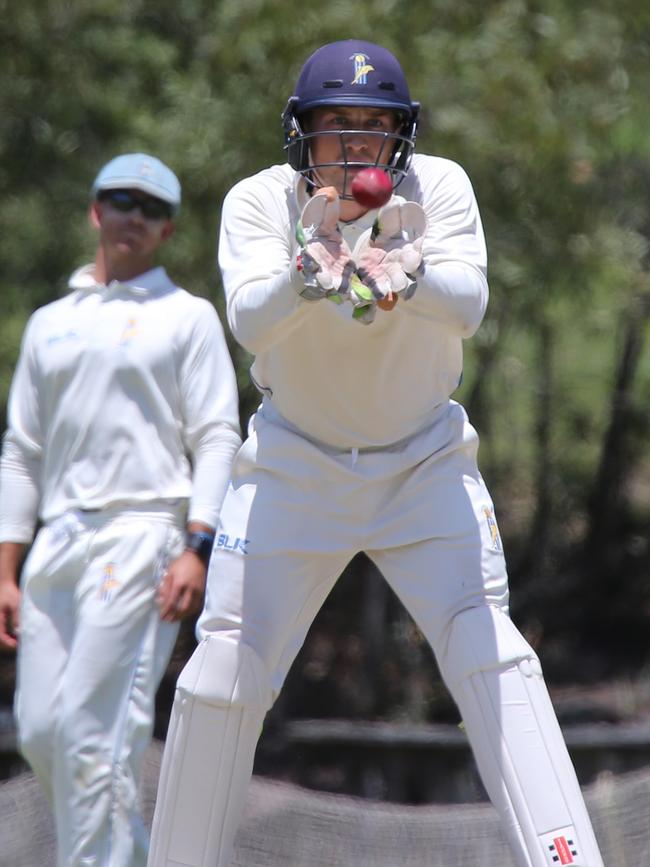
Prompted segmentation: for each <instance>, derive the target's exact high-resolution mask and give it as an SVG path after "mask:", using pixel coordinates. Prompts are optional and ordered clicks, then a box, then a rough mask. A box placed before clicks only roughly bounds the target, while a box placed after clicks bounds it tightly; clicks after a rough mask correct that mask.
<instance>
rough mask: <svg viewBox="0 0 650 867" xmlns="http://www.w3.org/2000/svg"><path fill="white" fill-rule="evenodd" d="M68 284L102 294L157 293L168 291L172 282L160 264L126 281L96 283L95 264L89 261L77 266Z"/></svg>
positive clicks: (76, 288)
mask: <svg viewBox="0 0 650 867" xmlns="http://www.w3.org/2000/svg"><path fill="white" fill-rule="evenodd" d="M68 286H69V287H70V289H73V290H77V291H82V292H88V293H90V292H99V293H100V294H102V295H103V294H107V293H109V292H115V291H124V290H126V291H127V292H132V293H133V294H134V295H157V294H159V293H161V292H165V291H169V289H170V288H172V287H173V284H172V281H171V280H170V279H169V277H168V275H167V272H166V271H165V269H164V268H163V267H162V266H158V267H156V268H152V269H151V270H150V271H145V272H144V274H138V275H137V276H136V277H133V279H131V280H129V281H128V282H124V283H122V282H120V281H119V280H112V281H111V282H110V283H109V284H108V285H106V284H104V283H98V282H97V280H95V265H94V264H93V263H91V264H89V265H83V266H82V267H81V268H77V270H76V271H75V272H74V274H73V275H72V276H71V277H70V280H69V281H68Z"/></svg>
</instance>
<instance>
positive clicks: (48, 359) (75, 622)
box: [0, 154, 241, 867]
mask: <svg viewBox="0 0 650 867" xmlns="http://www.w3.org/2000/svg"><path fill="white" fill-rule="evenodd" d="M92 197H93V199H92V203H91V205H90V221H91V223H92V225H93V226H94V227H95V229H96V230H97V232H98V233H99V244H98V247H97V252H96V257H95V262H94V263H93V264H91V265H87V266H85V267H83V268H80V269H79V270H78V271H76V272H75V273H74V274H73V275H72V278H71V280H70V283H69V286H70V292H69V294H67V295H66V296H65V297H63V298H62V299H60V300H58V301H55V302H53V303H52V304H48V305H46V306H45V307H43V308H41V309H39V310H37V311H36V312H35V313H34V314H33V315H32V317H31V319H30V320H29V322H28V324H27V328H26V330H25V334H24V337H23V343H22V349H21V353H20V358H19V361H18V366H17V368H16V372H15V375H14V380H13V384H12V388H11V394H10V403H9V426H8V430H7V432H6V435H5V439H4V448H3V453H2V461H1V465H0V644H2V645H3V646H4V647H5V648H13V647H16V646H17V647H18V667H17V671H18V684H17V691H16V704H15V712H16V720H17V725H18V737H19V746H20V749H21V751H22V753H23V755H24V756H25V758H26V759H27V761H28V762H29V763H30V765H31V766H32V768H33V770H34V772H35V774H36V776H37V777H38V779H39V780H40V782H41V784H42V785H43V788H44V789H45V792H46V794H47V796H48V798H49V800H50V802H51V803H52V806H53V810H54V816H55V824H56V831H57V865H58V867H82V865H83V867H90V865H92V867H144V865H145V864H146V860H147V849H148V839H147V834H146V831H145V828H144V825H143V822H142V820H141V818H140V814H139V809H138V800H137V788H138V779H139V772H140V766H141V760H142V757H143V753H144V751H145V749H146V747H147V746H148V744H149V743H150V738H151V733H152V726H153V716H154V698H155V693H156V688H157V686H158V683H159V681H160V679H161V677H162V675H163V673H164V670H165V667H166V665H167V662H168V660H169V657H170V654H171V651H172V649H173V645H174V641H175V638H176V634H177V631H178V622H179V620H180V619H181V618H183V617H186V616H188V615H190V614H193V613H196V612H197V611H199V610H200V608H201V604H202V601H203V592H204V587H205V574H206V568H207V562H208V559H209V554H210V550H211V548H212V542H213V539H214V528H215V527H216V524H217V519H218V517H219V510H220V507H221V501H222V499H223V494H224V492H225V490H226V487H227V483H228V478H229V475H230V468H231V463H232V459H233V456H234V455H235V453H236V451H237V449H238V448H239V446H240V444H241V438H240V434H239V418H238V400H237V390H236V384H235V377H234V371H233V367H232V362H231V359H230V355H229V353H228V349H227V346H226V342H225V339H224V334H223V329H222V327H221V325H220V323H219V320H218V317H217V315H216V311H215V310H214V308H213V307H212V305H211V304H210V303H209V302H208V301H206V300H204V299H201V298H197V297H194V296H192V295H190V294H189V293H188V292H186V291H185V290H184V289H180V288H179V287H178V286H175V285H174V283H173V282H172V281H171V280H170V278H169V277H168V276H167V274H166V272H165V270H164V269H163V268H162V267H154V258H155V254H156V252H157V250H158V249H159V247H160V246H161V245H162V244H163V243H164V242H165V241H167V240H168V238H169V237H170V236H171V235H172V233H173V230H174V222H173V217H174V216H175V214H176V212H177V211H178V209H179V206H180V198H181V192H180V185H179V182H178V179H177V178H176V176H175V175H174V173H173V172H172V171H170V169H169V168H167V167H166V166H165V165H163V164H162V163H161V162H160V161H159V160H157V159H155V158H154V157H151V156H147V155H145V154H125V155H122V156H119V157H116V158H115V159H114V160H112V161H111V162H109V163H108V164H107V165H106V166H104V168H103V169H102V170H101V171H100V173H99V175H98V176H97V179H96V180H95V183H94V185H93V188H92ZM37 519H38V520H39V521H40V522H41V523H42V528H41V529H40V530H39V532H38V534H37V536H36V539H35V541H34V544H33V546H32V548H31V550H30V552H29V555H28V557H27V560H26V561H25V565H24V568H23V569H22V575H21V585H20V590H19V589H18V586H17V578H18V574H19V570H20V563H21V560H22V557H23V553H24V550H25V546H26V545H28V544H29V543H30V542H31V540H32V535H33V532H34V528H35V524H36V521H37Z"/></svg>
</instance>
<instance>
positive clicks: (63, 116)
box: [0, 0, 650, 632]
mask: <svg viewBox="0 0 650 867" xmlns="http://www.w3.org/2000/svg"><path fill="white" fill-rule="evenodd" d="M0 35H1V36H2V43H3V46H4V48H3V52H2V54H0V73H1V76H0V108H1V111H0V188H1V189H2V197H1V199H0V262H1V263H2V268H1V271H0V287H1V290H2V299H3V302H2V303H3V313H4V315H3V316H2V318H1V320H0V401H2V402H4V401H6V393H7V389H8V384H9V380H10V376H11V370H12V367H13V364H14V362H15V357H16V354H17V351H18V345H19V340H20V334H21V332H22V328H23V325H24V322H25V319H26V317H27V316H28V314H29V312H30V311H31V310H32V309H34V307H36V306H38V305H41V304H43V303H46V302H47V301H49V300H51V299H53V298H55V297H57V295H59V294H60V293H61V292H62V291H65V280H66V278H67V276H68V274H69V272H70V270H71V269H72V267H74V266H75V265H77V264H79V263H80V262H82V261H84V260H85V259H87V257H88V256H89V255H90V254H91V253H92V250H93V243H94V238H93V235H92V232H91V231H90V230H89V228H88V226H87V224H86V222H85V220H84V212H85V209H86V207H87V203H88V189H89V186H90V183H91V181H92V178H93V176H94V174H95V172H96V171H97V169H98V168H99V167H100V166H101V165H102V164H103V163H104V162H105V161H107V160H108V159H110V158H111V157H112V156H114V155H115V154H117V153H120V152H125V151H134V150H144V151H149V152H152V153H155V154H157V155H158V156H160V157H161V158H162V159H163V160H165V161H166V162H168V163H169V164H170V165H172V166H173V167H174V168H175V170H176V171H177V173H178V174H179V176H180V178H181V180H182V184H183V191H184V205H183V212H182V215H181V218H180V221H179V227H178V231H177V234H176V236H175V238H174V240H173V242H172V243H171V244H170V245H169V247H168V248H167V249H166V251H165V264H166V265H167V266H168V267H169V269H170V270H171V272H172V273H173V274H174V276H175V277H176V278H177V280H178V281H179V282H181V283H182V284H183V285H185V286H186V287H187V288H188V289H190V290H192V291H194V292H197V293H199V294H202V295H205V296H207V297H210V298H211V299H212V300H213V301H214V302H215V304H216V305H217V308H218V309H219V311H220V313H221V315H222V316H223V314H224V309H223V299H222V296H221V293H220V287H219V277H218V273H217V269H216V265H215V248H216V236H217V231H218V225H219V209H220V203H221V200H222V198H223V196H224V194H225V192H226V191H227V190H228V189H229V188H230V187H231V186H232V184H233V183H234V182H235V181H237V180H238V179H239V178H241V177H243V176H245V175H248V174H251V173H252V172H254V171H256V170H258V169H260V168H262V167H264V166H265V165H268V164H270V163H272V162H278V161H282V159H283V154H282V150H281V128H280V122H279V118H280V113H281V111H282V109H283V107H284V104H285V101H286V98H287V97H288V95H289V94H290V93H291V89H292V87H293V83H294V81H295V78H296V75H297V72H298V70H299V68H300V66H301V64H302V62H303V60H304V59H305V57H306V56H307V55H308V54H309V53H310V52H311V51H312V50H314V49H315V48H317V47H318V46H319V45H321V44H322V43H324V42H326V41H330V40H335V39H341V38H346V37H348V36H350V35H358V36H361V37H364V38H368V39H371V40H373V41H379V42H382V43H383V44H385V45H386V46H387V47H389V48H391V49H393V50H394V51H395V52H396V53H397V54H398V55H399V57H400V58H401V60H402V61H403V65H404V67H405V70H406V72H407V75H408V78H409V81H410V83H411V89H412V93H413V96H414V97H415V98H417V99H419V100H420V101H421V102H422V105H423V121H422V126H421V131H420V137H419V145H418V146H419V149H420V150H421V151H423V152H433V153H438V154H441V155H443V156H448V157H450V158H452V159H455V160H457V161H458V162H460V163H461V164H462V165H463V166H464V167H465V168H466V169H467V171H468V173H469V175H470V177H471V178H472V181H473V184H474V187H475V189H476V192H477V196H478V199H479V204H480V206H481V211H482V215H483V220H484V224H485V229H486V235H487V239H488V247H489V252H490V277H491V281H490V282H491V293H492V297H491V304H490V308H489V312H488V315H487V318H486V321H485V323H484V324H483V326H482V327H481V329H480V331H479V333H478V334H477V335H476V337H475V338H473V340H472V341H471V342H470V343H469V344H468V346H467V363H466V375H465V381H464V384H463V386H462V387H461V389H460V391H459V394H458V397H459V399H461V400H462V401H463V402H464V403H466V404H467V406H468V407H469V409H470V414H471V416H472V418H473V420H474V422H475V424H476V425H477V427H478V429H479V431H480V433H481V436H482V443H483V445H482V465H483V469H484V472H485V474H486V476H487V478H488V481H489V483H490V485H491V487H492V488H493V492H494V493H495V495H496V499H497V502H498V505H499V512H500V515H501V522H502V530H503V533H504V536H505V537H506V540H507V543H508V547H509V549H510V551H511V568H512V571H513V573H514V575H515V576H516V578H517V585H518V589H517V594H516V597H515V598H516V599H518V600H519V602H517V603H516V605H518V606H519V613H520V615H521V617H522V618H523V620H524V622H525V623H529V624H530V625H531V626H532V625H534V622H535V618H536V616H537V615H536V612H539V610H540V605H542V604H543V603H544V600H546V603H547V604H553V605H557V604H558V603H559V602H562V601H567V600H568V599H570V598H573V597H572V596H571V594H572V593H573V594H575V596H576V598H577V596H579V595H580V593H581V592H582V591H581V590H579V589H578V588H580V587H581V586H583V583H581V582H582V581H583V577H582V576H584V574H585V572H586V571H589V573H590V574H591V572H592V571H595V572H599V571H600V573H601V574H600V575H599V577H598V581H597V582H596V584H595V585H594V586H598V587H599V588H600V589H599V591H598V593H597V594H594V597H595V598H593V599H592V600H591V602H590V606H589V607H588V609H586V610H585V616H586V617H587V618H591V621H590V622H591V623H592V624H593V625H594V626H595V625H597V624H600V623H601V622H602V618H604V617H606V616H608V615H610V611H609V607H608V606H609V603H608V598H607V597H608V596H610V595H611V591H612V585H613V584H616V582H618V592H619V598H620V600H621V602H620V605H619V609H618V617H619V620H620V622H621V623H624V624H626V625H627V626H629V624H630V623H633V624H635V628H636V629H637V632H638V631H639V630H641V629H642V628H643V621H642V617H644V616H647V611H648V605H649V602H650V600H649V599H648V590H647V589H646V588H645V583H647V582H642V581H641V580H640V579H638V578H637V577H635V576H640V575H642V574H644V569H645V571H646V572H647V564H648V559H649V557H650V554H649V552H648V532H647V529H648V519H649V517H650V449H649V446H648V438H647V430H648V406H649V405H650V400H649V398H650V358H649V354H648V351H647V338H648V311H649V302H648V297H649V290H648V285H649V283H648V273H647V265H648V232H649V229H650V219H649V213H648V207H649V206H648V202H649V201H650V198H649V197H648V194H647V193H648V184H649V182H650V170H649V168H648V166H649V165H650V135H649V134H648V133H649V132H650V130H649V129H648V127H649V124H650V121H649V120H648V112H647V92H648V83H649V79H650V73H649V72H648V70H649V69H650V64H649V63H648V60H649V57H648V54H649V52H650V49H649V48H648V46H649V45H650V39H649V38H648V37H649V35H650V12H648V10H647V8H646V6H645V5H644V4H643V3H642V2H641V0H622V2H613V0H593V2H591V3H589V4H587V3H582V2H574V3H566V2H562V0H486V2H484V3H476V2H474V0H453V2H452V0H435V2H434V3H431V2H430V0H426V2H425V0H410V2H406V0H365V2H363V3H358V4H341V3H328V4H320V5H319V4H316V5H313V4H312V5H311V6H310V5H308V4H307V5H306V4H304V3H301V2H298V0H282V2H280V0H216V2H211V3H208V2H205V0H182V2H178V0H175V2H172V0H157V2H156V3H154V2H151V0H128V2H122V0H120V2H118V0H92V2H91V0H40V2H37V0H32V2H27V3H23V4H12V5H11V6H10V5H9V2H8V0H0ZM231 349H232V352H233V356H234V358H235V361H236V365H237V369H238V377H239V383H240V389H241V395H242V418H243V420H244V421H246V419H247V418H248V415H249V414H250V412H251V411H252V410H253V408H254V406H255V404H256V401H257V396H256V394H255V392H254V390H253V389H252V387H251V386H250V384H249V381H248V375H247V369H248V365H249V361H250V359H249V358H248V357H247V355H246V353H245V352H244V351H243V350H242V349H241V348H239V347H238V346H237V345H236V344H235V343H234V342H232V341H231ZM590 552H591V554H592V556H591V559H589V558H588V557H587V555H588V554H589V553H590ZM594 554H595V556H593V555H594ZM587 563H589V566H587V565H586V564H587ZM569 564H570V566H571V568H570V569H569ZM558 571H561V572H562V574H563V581H562V582H559V581H553V580H549V576H552V575H554V574H556V573H557V572H558ZM622 572H623V573H624V574H625V576H627V577H626V581H625V582H622V581H621V574H622ZM555 622H557V623H558V624H559V627H562V624H563V622H564V623H566V621H563V620H562V618H556V619H555ZM585 628H586V627H585ZM633 631H634V630H633Z"/></svg>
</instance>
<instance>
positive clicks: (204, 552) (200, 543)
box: [185, 530, 214, 566]
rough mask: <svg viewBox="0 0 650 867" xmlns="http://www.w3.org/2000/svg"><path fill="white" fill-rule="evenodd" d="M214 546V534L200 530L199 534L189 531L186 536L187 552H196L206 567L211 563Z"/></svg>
mask: <svg viewBox="0 0 650 867" xmlns="http://www.w3.org/2000/svg"><path fill="white" fill-rule="evenodd" d="M213 545H214V533H208V532H206V531H201V530H199V531H198V532H191V531H189V530H188V531H187V533H186V534H185V550H186V551H194V553H195V554H196V555H197V557H199V558H200V559H201V561H202V562H203V565H204V566H207V565H208V563H209V562H210V554H212V546H213Z"/></svg>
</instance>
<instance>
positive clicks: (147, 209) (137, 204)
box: [97, 190, 172, 220]
mask: <svg viewBox="0 0 650 867" xmlns="http://www.w3.org/2000/svg"><path fill="white" fill-rule="evenodd" d="M97 201H98V202H110V204H111V205H112V207H114V208H115V209H116V210H117V211H122V212H123V213H128V212H129V211H132V210H134V208H140V211H141V212H142V215H143V217H146V218H147V219H148V220H169V219H170V218H171V215H172V209H171V207H170V206H169V205H168V204H167V202H163V201H162V200H161V199H154V198H153V197H151V196H139V195H134V194H133V192H132V191H131V190H100V192H99V194H98V196H97Z"/></svg>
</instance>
